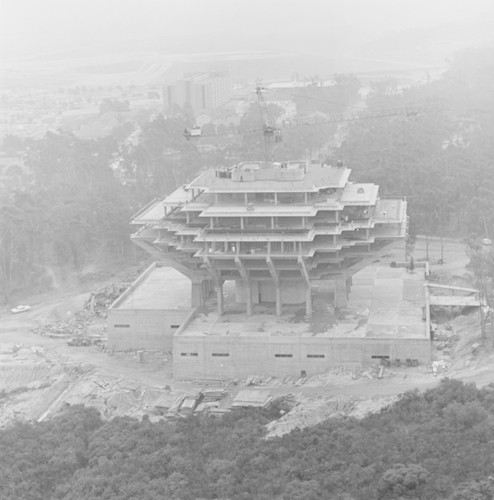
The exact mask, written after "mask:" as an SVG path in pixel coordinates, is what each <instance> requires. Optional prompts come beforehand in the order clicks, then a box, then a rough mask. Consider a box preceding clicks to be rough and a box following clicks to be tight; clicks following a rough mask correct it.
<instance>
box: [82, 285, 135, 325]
mask: <svg viewBox="0 0 494 500" xmlns="http://www.w3.org/2000/svg"><path fill="white" fill-rule="evenodd" d="M129 286H130V283H118V284H116V283H114V284H113V285H110V286H107V287H104V288H100V289H99V290H97V291H96V292H93V293H91V298H90V299H89V300H88V302H87V304H86V307H85V310H86V311H87V312H89V314H91V315H92V316H96V317H99V318H106V316H107V311H108V308H109V307H110V306H111V305H112V304H113V302H115V300H117V299H118V297H120V295H122V293H123V292H124V291H125V290H126V289H127V288H128V287H129Z"/></svg>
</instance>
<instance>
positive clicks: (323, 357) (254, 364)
mask: <svg viewBox="0 0 494 500" xmlns="http://www.w3.org/2000/svg"><path fill="white" fill-rule="evenodd" d="M407 358H411V359H417V360H418V361H419V363H420V364H425V363H430V362H431V344H430V340H429V339H362V338H353V339H352V338H331V339H328V338H323V337H319V338H304V337H288V338H287V337H279V336H272V335H270V334H269V333H263V334H257V335H245V336H240V337H233V338H225V337H223V336H220V337H216V338H215V337H212V338H211V337H205V336H203V337H202V338H201V337H180V336H177V337H175V347H174V355H173V373H174V377H175V378H218V379H226V378H234V377H248V376H250V375H260V376H273V377H283V376H285V375H291V376H293V377H300V376H303V374H304V373H305V374H306V375H307V376H311V375H316V374H318V373H324V372H326V371H328V370H329V369H330V368H331V367H334V366H341V365H359V366H366V365H369V364H371V363H380V361H381V359H389V360H396V359H400V360H402V361H403V362H404V361H405V359H407Z"/></svg>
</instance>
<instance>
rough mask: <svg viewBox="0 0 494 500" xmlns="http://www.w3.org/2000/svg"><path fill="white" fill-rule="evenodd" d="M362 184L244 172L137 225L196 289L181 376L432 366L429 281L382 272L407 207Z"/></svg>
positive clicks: (184, 328) (331, 175)
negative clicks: (426, 313)
mask: <svg viewBox="0 0 494 500" xmlns="http://www.w3.org/2000/svg"><path fill="white" fill-rule="evenodd" d="M349 176H350V170H349V169H348V168H346V167H344V166H343V165H342V164H338V165H337V166H330V165H326V164H322V163H316V162H305V161H298V162H287V163H265V162H243V163H240V164H238V165H235V166H233V167H231V168H226V169H225V168H221V169H210V170H207V171H204V172H202V173H201V174H200V175H199V176H198V177H197V178H196V179H195V180H193V181H192V182H191V183H190V184H188V185H185V186H182V187H181V188H179V189H177V190H176V191H175V192H174V193H172V194H171V195H169V196H167V197H166V198H164V199H162V200H155V201H153V202H152V203H150V204H149V205H148V206H146V207H144V208H143V209H142V210H141V211H140V212H139V213H137V214H136V215H135V217H134V220H133V224H135V225H136V226H138V230H137V231H136V232H135V233H134V234H133V235H132V239H133V241H134V242H135V243H137V244H138V245H140V246H141V247H143V248H144V249H146V250H147V251H148V252H149V253H151V254H153V255H155V256H156V257H157V258H159V259H160V260H161V261H163V262H165V263H166V264H167V265H170V266H173V267H175V268H176V269H177V270H178V271H180V272H181V273H182V274H184V275H185V276H187V277H188V278H190V280H191V287H192V291H191V300H192V306H193V307H197V308H199V309H198V310H199V312H198V313H197V314H196V315H195V316H194V315H191V316H189V319H188V320H187V321H185V322H184V323H183V324H182V325H181V327H180V328H179V329H178V330H177V332H176V333H175V335H174V338H173V345H174V347H173V351H174V370H175V373H176V375H177V376H179V377H186V376H196V377H200V376H205V377H230V376H244V375H248V374H256V373H257V374H267V375H282V374H288V373H290V374H294V375H300V374H301V373H306V374H309V373H318V372H320V371H325V370H327V369H328V367H329V366H334V365H335V364H341V363H345V364H348V363H357V364H365V363H367V362H372V361H373V360H374V361H376V360H377V361H379V360H380V359H382V358H389V359H403V360H404V359H407V358H413V359H418V360H419V361H420V362H428V361H430V339H429V334H428V332H427V329H426V325H425V324H424V323H423V322H422V319H423V318H422V316H423V315H422V307H423V304H424V293H423V283H422V281H421V280H422V279H423V275H422V274H421V273H417V274H416V275H413V276H412V275H411V274H410V275H409V274H408V273H406V272H405V270H404V269H403V268H396V269H394V268H391V267H390V266H389V262H388V263H387V264H386V265H382V266H380V267H379V266H377V267H376V265H375V264H374V265H373V266H371V267H368V266H369V264H371V263H373V262H374V261H375V260H376V258H377V256H382V255H384V253H383V252H384V250H385V249H386V248H387V247H388V245H390V244H391V243H393V242H395V241H398V240H400V239H402V238H403V237H404V236H405V234H406V231H407V215H406V200H404V199H402V198H387V199H385V198H380V197H379V194H378V186H377V185H375V184H372V183H366V184H362V183H353V182H351V181H350V180H349ZM366 273H367V274H366ZM368 273H371V274H370V275H369V274H368ZM372 273H378V274H376V275H372ZM362 280H363V281H362ZM354 282H355V283H354ZM352 284H355V290H354V291H353V292H352V295H350V291H351V290H352ZM357 284H358V286H357ZM410 290H414V292H413V293H412V295H413V300H411V299H410V294H411V292H410ZM417 290H418V292H417ZM331 297H332V299H330V298H331ZM383 298H384V302H382V300H383ZM376 301H377V302H376ZM380 301H381V302H380ZM376 304H377V305H376ZM201 311H202V312H205V313H206V314H201Z"/></svg>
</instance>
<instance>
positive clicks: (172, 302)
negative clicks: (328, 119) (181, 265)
mask: <svg viewBox="0 0 494 500" xmlns="http://www.w3.org/2000/svg"><path fill="white" fill-rule="evenodd" d="M191 313H192V308H191V305H190V281H189V279H188V278H186V277H185V276H184V275H183V274H181V273H179V272H178V271H176V270H175V269H173V268H172V267H166V266H163V265H161V264H159V263H154V264H152V265H151V266H150V267H148V269H146V271H144V273H143V274H142V275H141V276H139V278H138V279H137V280H136V281H135V282H134V283H133V284H132V285H131V286H130V287H129V288H128V289H127V290H126V291H125V292H124V293H123V294H122V295H121V296H120V297H119V298H118V299H117V300H116V301H115V302H114V303H113V304H112V305H111V306H110V308H109V309H108V320H107V325H108V348H109V349H111V350H117V351H124V350H132V349H146V350H156V351H171V350H172V349H173V335H174V333H175V332H176V331H177V330H178V329H179V328H180V326H181V325H182V324H183V323H184V322H185V321H186V320H187V318H188V317H189V316H190V315H191Z"/></svg>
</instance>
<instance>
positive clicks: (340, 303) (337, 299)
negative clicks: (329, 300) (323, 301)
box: [334, 279, 348, 308]
mask: <svg viewBox="0 0 494 500" xmlns="http://www.w3.org/2000/svg"><path fill="white" fill-rule="evenodd" d="M347 302H348V291H347V282H346V280H344V279H339V280H336V281H335V290H334V307H337V308H338V307H346V305H347Z"/></svg>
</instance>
